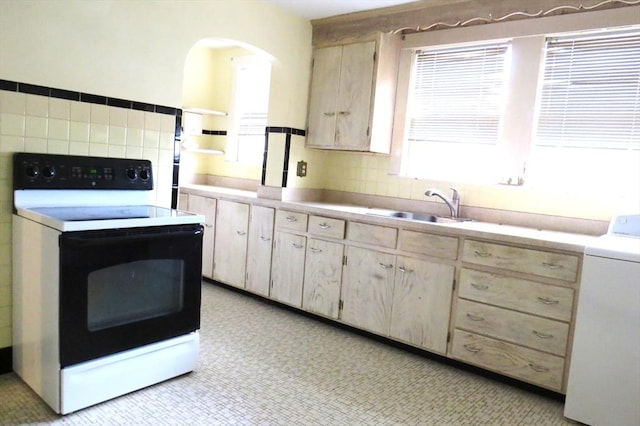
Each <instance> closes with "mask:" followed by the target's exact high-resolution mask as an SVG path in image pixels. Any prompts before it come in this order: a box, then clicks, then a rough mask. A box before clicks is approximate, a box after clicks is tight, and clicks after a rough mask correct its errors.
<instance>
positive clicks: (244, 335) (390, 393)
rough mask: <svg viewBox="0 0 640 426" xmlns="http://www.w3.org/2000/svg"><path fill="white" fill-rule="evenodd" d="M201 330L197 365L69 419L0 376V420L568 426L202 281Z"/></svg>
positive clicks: (508, 392)
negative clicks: (189, 371) (185, 372)
mask: <svg viewBox="0 0 640 426" xmlns="http://www.w3.org/2000/svg"><path fill="white" fill-rule="evenodd" d="M200 333H201V336H200V344H201V347H200V360H199V365H198V368H197V369H196V370H195V371H194V372H192V373H189V374H186V375H184V376H181V377H177V378H175V379H172V380H169V381H166V382H163V383H160V384H157V385H154V386H150V387H148V388H145V389H142V390H139V391H137V392H133V393H130V394H128V395H124V396H122V397H119V398H116V399H113V400H110V401H106V402H104V403H101V404H98V405H95V406H93V407H89V408H86V409H84V410H80V411H78V412H75V413H71V414H68V415H66V416H59V415H56V414H55V413H54V412H53V411H52V410H51V409H50V408H49V407H48V406H47V405H46V404H45V403H44V402H42V401H41V400H40V399H39V398H38V396H37V395H36V394H35V393H34V392H33V391H31V389H30V388H29V387H28V386H27V385H25V384H24V383H23V382H22V381H21V379H20V378H19V377H18V376H17V375H16V374H15V373H8V374H3V375H0V425H21V424H64V425H146V424H149V425H536V426H542V425H565V424H575V423H573V422H571V421H569V420H567V419H565V418H564V417H563V414H562V412H563V403H562V402H560V401H558V400H557V399H553V398H550V397H548V396H545V395H540V394H538V393H535V392H530V391H528V390H525V389H521V388H520V387H516V386H513V385H511V384H509V383H504V382H502V381H497V380H493V379H491V378H487V377H485V376H483V375H480V374H476V373H474V372H471V371H467V370H465V369H462V368H458V367H456V366H451V365H447V364H445V363H442V362H440V361H438V360H433V359H430V358H429V357H425V356H423V355H421V354H417V353H413V352H411V351H407V350H403V349H401V348H398V347H396V346H394V345H390V344H387V343H384V342H380V341H377V340H375V339H372V338H369V337H366V336H362V335H360V334H358V333H354V332H352V331H350V330H345V329H343V328H341V327H337V326H334V325H331V324H327V323H325V322H323V321H319V320H317V319H314V318H309V317H307V316H305V315H301V314H299V313H296V312H292V311H290V310H288V309H283V308H282V307H279V306H278V305H275V304H272V303H269V302H265V301H263V300H260V299H256V298H254V297H249V296H247V295H245V294H242V293H238V292H236V291H233V290H230V289H227V288H224V287H220V286H217V285H215V284H212V283H209V282H204V283H203V293H202V324H201V330H200ZM113 380H118V378H117V377H114V378H113Z"/></svg>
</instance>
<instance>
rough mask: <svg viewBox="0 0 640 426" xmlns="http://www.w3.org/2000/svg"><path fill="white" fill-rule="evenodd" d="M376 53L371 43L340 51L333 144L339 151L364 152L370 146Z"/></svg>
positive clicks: (349, 45) (347, 47) (357, 44)
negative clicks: (340, 60)
mask: <svg viewBox="0 0 640 426" xmlns="http://www.w3.org/2000/svg"><path fill="white" fill-rule="evenodd" d="M375 51H376V43H375V42H373V41H370V42H367V43H354V44H348V45H345V46H344V47H343V48H342V67H341V69H340V89H339V92H340V93H339V95H338V103H337V111H336V142H335V144H336V146H337V147H340V148H342V149H353V150H366V149H368V147H369V141H370V128H369V117H370V114H371V108H372V103H371V91H372V88H373V68H374V54H375Z"/></svg>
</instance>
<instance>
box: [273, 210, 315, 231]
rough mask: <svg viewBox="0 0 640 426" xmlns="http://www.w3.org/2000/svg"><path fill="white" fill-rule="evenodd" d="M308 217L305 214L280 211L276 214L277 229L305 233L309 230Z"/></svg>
mask: <svg viewBox="0 0 640 426" xmlns="http://www.w3.org/2000/svg"><path fill="white" fill-rule="evenodd" d="M307 217H308V216H307V215H306V214H304V213H296V212H290V211H286V210H278V211H277V212H276V227H278V228H287V229H293V230H295V231H302V232H304V231H306V230H307Z"/></svg>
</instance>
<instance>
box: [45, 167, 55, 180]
mask: <svg viewBox="0 0 640 426" xmlns="http://www.w3.org/2000/svg"><path fill="white" fill-rule="evenodd" d="M55 175H56V169H55V168H54V167H53V166H44V167H43V168H42V176H44V177H46V178H49V179H51V178H52V177H54V176H55Z"/></svg>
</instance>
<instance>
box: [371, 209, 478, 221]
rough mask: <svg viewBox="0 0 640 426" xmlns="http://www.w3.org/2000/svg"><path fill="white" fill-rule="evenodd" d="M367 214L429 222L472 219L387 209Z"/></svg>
mask: <svg viewBox="0 0 640 426" xmlns="http://www.w3.org/2000/svg"><path fill="white" fill-rule="evenodd" d="M368 214H372V215H376V216H385V217H395V218H399V219H407V220H415V221H418V222H431V223H457V222H469V221H471V220H472V219H469V218H467V217H447V216H436V215H432V214H426V213H414V212H402V211H389V212H385V211H380V212H369V213H368Z"/></svg>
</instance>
